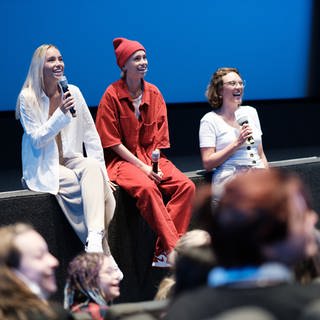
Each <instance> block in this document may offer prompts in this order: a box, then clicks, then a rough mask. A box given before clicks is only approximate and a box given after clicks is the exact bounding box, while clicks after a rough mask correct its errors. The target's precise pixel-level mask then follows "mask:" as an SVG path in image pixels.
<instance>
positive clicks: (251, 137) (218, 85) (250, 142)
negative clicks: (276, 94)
mask: <svg viewBox="0 0 320 320" xmlns="http://www.w3.org/2000/svg"><path fill="white" fill-rule="evenodd" d="M244 87H245V82H244V80H242V78H241V76H240V73H239V71H238V70H237V69H236V68H219V69H218V70H217V71H216V72H215V73H214V74H213V75H212V78H211V80H210V83H209V85H208V87H207V91H206V96H207V98H208V101H209V103H210V105H211V106H212V108H213V111H211V112H208V113H207V114H205V115H204V117H203V118H202V119H201V121H200V130H199V140H200V151H201V157H202V163H203V166H204V168H205V169H206V170H207V171H211V170H213V169H215V170H214V172H213V178H212V185H213V188H214V189H213V191H214V197H215V198H216V199H218V198H219V197H220V195H221V193H222V191H223V186H224V184H225V183H226V182H227V181H228V180H230V179H231V178H232V177H233V176H234V174H235V173H236V172H238V171H243V170H249V169H251V168H268V161H267V158H266V156H265V154H264V151H263V146H262V139H261V136H262V131H261V127H260V122H259V117H258V114H257V111H256V109H254V108H253V107H250V106H241V107H240V105H241V103H242V97H243V90H244ZM237 113H238V114H241V116H242V120H239V116H237V117H236V115H237ZM243 120H244V121H243ZM239 123H240V124H242V125H240V124H239Z"/></svg>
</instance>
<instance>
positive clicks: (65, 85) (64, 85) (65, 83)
mask: <svg viewBox="0 0 320 320" xmlns="http://www.w3.org/2000/svg"><path fill="white" fill-rule="evenodd" d="M59 85H60V86H61V87H62V89H67V88H68V80H67V77H66V76H62V77H60V79H59Z"/></svg>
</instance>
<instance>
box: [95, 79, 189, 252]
mask: <svg viewBox="0 0 320 320" xmlns="http://www.w3.org/2000/svg"><path fill="white" fill-rule="evenodd" d="M143 87H144V91H143V96H142V101H141V105H140V117H139V119H137V117H136V115H135V112H134V106H133V104H132V102H131V97H130V95H129V92H128V89H127V85H126V83H125V81H124V80H122V79H120V80H118V81H116V82H115V83H113V84H111V85H110V86H109V87H108V88H107V90H106V91H105V93H104V95H103V96H102V98H101V101H100V104H99V107H98V112H97V117H96V126H97V130H98V133H99V135H100V138H101V142H102V147H103V148H104V150H105V160H106V165H107V170H108V174H109V177H110V180H112V181H114V182H116V183H117V184H118V185H119V186H120V187H122V188H123V189H125V190H126V191H127V192H128V193H129V194H130V195H131V196H132V197H134V198H135V199H136V200H137V202H136V204H137V207H138V209H139V211H140V213H141V215H142V216H143V218H144V219H145V220H146V221H147V223H148V224H149V225H150V227H151V228H152V229H153V230H154V231H155V232H156V233H157V235H158V240H157V244H156V251H155V254H156V255H158V254H161V253H162V252H163V251H165V252H167V253H168V252H170V251H172V249H173V248H174V247H175V245H176V242H177V241H178V239H179V237H180V236H181V235H182V234H184V233H185V232H186V230H187V228H188V226H189V222H190V217H191V205H192V200H193V196H194V192H195V186H194V184H193V182H192V181H191V180H190V179H188V178H187V177H186V176H185V175H184V174H183V173H182V172H180V171H179V170H178V169H177V168H176V167H175V166H174V165H173V164H172V163H171V162H170V161H169V160H168V159H167V158H166V157H165V156H164V155H163V154H161V157H160V160H159V167H160V168H161V171H162V172H163V179H162V181H161V183H160V184H156V183H155V182H154V181H153V180H151V179H150V178H149V177H148V176H147V175H145V174H144V173H143V172H142V171H141V170H140V169H139V168H137V167H135V166H134V165H133V164H131V163H129V162H127V161H125V160H123V159H122V158H121V157H120V156H118V155H117V154H116V153H115V152H114V151H113V150H112V149H111V148H110V147H112V146H116V145H119V144H121V143H122V144H123V145H124V146H125V147H127V148H128V149H129V150H130V151H131V152H132V153H133V154H134V155H135V156H136V157H138V158H139V159H140V160H142V161H143V162H144V163H146V164H148V165H151V153H152V151H153V150H155V149H163V148H169V147H170V142H169V132H168V120H167V109H166V104H165V102H164V99H163V97H162V95H161V93H160V91H159V90H158V88H157V87H156V86H154V85H152V84H150V83H148V82H146V81H143ZM163 196H164V197H165V198H166V199H169V201H168V202H167V204H166V205H165V204H164V200H163Z"/></svg>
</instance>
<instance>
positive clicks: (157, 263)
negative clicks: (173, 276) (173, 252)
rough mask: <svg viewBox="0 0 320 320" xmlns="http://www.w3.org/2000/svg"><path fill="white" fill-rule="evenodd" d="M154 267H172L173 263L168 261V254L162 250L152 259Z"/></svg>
mask: <svg viewBox="0 0 320 320" xmlns="http://www.w3.org/2000/svg"><path fill="white" fill-rule="evenodd" d="M152 267H155V268H170V267H171V264H170V263H169V262H168V256H167V254H166V253H165V252H162V253H161V254H159V255H158V256H154V258H153V261H152Z"/></svg>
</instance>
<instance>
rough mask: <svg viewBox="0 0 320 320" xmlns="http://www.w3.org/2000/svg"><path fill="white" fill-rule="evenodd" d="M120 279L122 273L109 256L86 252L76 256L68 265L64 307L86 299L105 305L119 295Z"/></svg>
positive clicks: (68, 307)
mask: <svg viewBox="0 0 320 320" xmlns="http://www.w3.org/2000/svg"><path fill="white" fill-rule="evenodd" d="M121 279H122V273H121V272H120V271H119V268H117V267H115V266H114V263H113V259H112V257H111V256H106V255H105V254H103V253H88V252H86V253H82V254H80V255H78V256H76V257H75V258H74V259H73V260H72V261H71V262H70V264H69V267H68V277H67V282H66V287H65V308H67V309H71V308H72V306H74V305H76V304H79V303H81V302H86V301H93V302H95V303H97V304H99V305H107V303H108V302H110V301H112V300H113V299H115V298H117V297H119V295H120V288H119V284H120V280H121Z"/></svg>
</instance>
